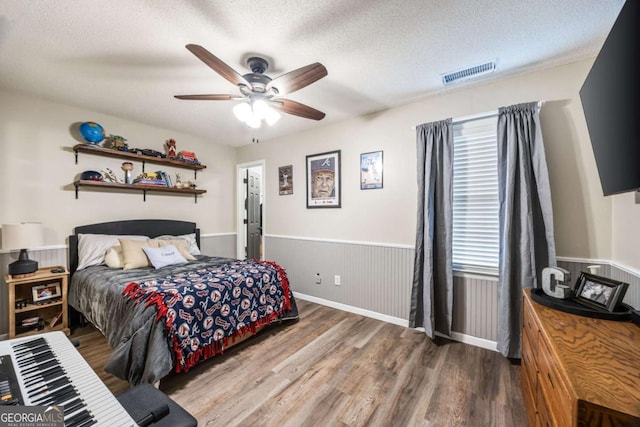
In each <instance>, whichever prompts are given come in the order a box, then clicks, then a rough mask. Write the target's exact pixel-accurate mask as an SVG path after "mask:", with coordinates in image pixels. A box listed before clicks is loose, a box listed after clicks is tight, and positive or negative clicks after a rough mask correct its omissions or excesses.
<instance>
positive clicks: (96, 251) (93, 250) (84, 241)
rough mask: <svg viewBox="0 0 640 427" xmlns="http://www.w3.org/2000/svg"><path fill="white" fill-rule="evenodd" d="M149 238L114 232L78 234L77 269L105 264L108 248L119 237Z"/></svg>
mask: <svg viewBox="0 0 640 427" xmlns="http://www.w3.org/2000/svg"><path fill="white" fill-rule="evenodd" d="M120 237H125V238H128V239H136V240H148V239H149V238H148V237H147V236H116V235H112V234H82V233H80V234H78V267H77V270H82V269H83V268H87V267H91V266H92V265H102V264H104V257H105V254H106V253H107V250H108V249H109V248H110V247H111V246H113V245H117V244H118V238H120Z"/></svg>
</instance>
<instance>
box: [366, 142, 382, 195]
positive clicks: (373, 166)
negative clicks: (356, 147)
mask: <svg viewBox="0 0 640 427" xmlns="http://www.w3.org/2000/svg"><path fill="white" fill-rule="evenodd" d="M382 175H383V162H382V151H374V152H371V153H362V154H360V189H361V190H372V189H378V188H382Z"/></svg>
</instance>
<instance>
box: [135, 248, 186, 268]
mask: <svg viewBox="0 0 640 427" xmlns="http://www.w3.org/2000/svg"><path fill="white" fill-rule="evenodd" d="M142 250H143V251H144V253H146V254H147V258H149V261H151V264H152V265H153V266H154V267H155V268H160V267H165V266H167V265H174V264H186V263H187V260H186V259H185V258H184V257H183V256H182V255H180V251H179V250H178V248H176V247H175V246H173V245H167V246H161V247H159V248H150V247H144V248H142Z"/></svg>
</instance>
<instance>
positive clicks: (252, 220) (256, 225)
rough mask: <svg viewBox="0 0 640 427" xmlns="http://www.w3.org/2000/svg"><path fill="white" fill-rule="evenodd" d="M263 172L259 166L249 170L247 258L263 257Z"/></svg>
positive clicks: (247, 180) (247, 183)
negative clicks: (261, 201) (261, 198)
mask: <svg viewBox="0 0 640 427" xmlns="http://www.w3.org/2000/svg"><path fill="white" fill-rule="evenodd" d="M261 182H262V180H261V174H260V171H259V170H257V168H251V169H248V170H247V178H246V184H245V185H246V186H247V258H252V259H253V258H255V259H261V257H262V203H260V188H261V187H262V185H261Z"/></svg>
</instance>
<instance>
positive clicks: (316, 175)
mask: <svg viewBox="0 0 640 427" xmlns="http://www.w3.org/2000/svg"><path fill="white" fill-rule="evenodd" d="M340 178H341V176H340V150H338V151H330V152H327V153H320V154H312V155H309V156H307V208H339V207H340V202H341V200H340V197H341V195H342V191H341V188H340Z"/></svg>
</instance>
